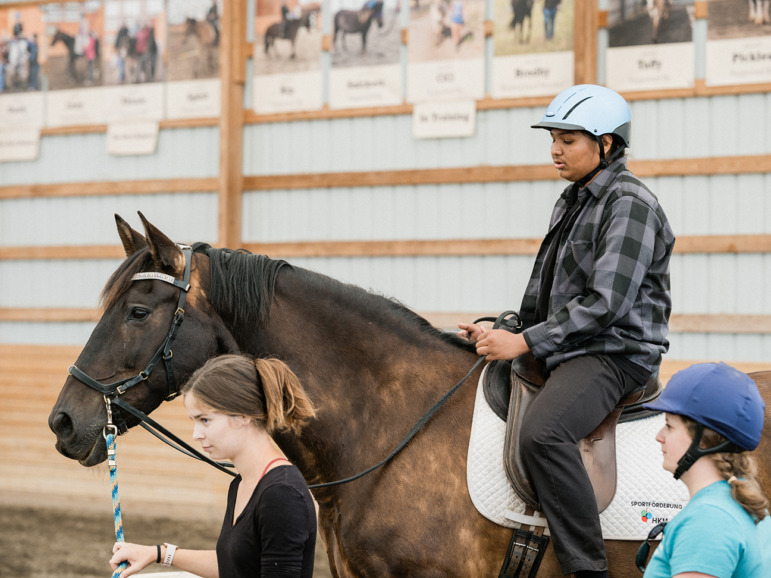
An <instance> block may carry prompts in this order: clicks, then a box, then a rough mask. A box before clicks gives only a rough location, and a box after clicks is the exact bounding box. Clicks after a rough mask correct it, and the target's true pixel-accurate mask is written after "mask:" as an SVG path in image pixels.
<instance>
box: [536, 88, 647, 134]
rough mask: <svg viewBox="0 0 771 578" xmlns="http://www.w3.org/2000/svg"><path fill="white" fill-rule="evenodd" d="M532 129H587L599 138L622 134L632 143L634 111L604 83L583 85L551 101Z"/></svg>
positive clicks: (560, 94)
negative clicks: (603, 84)
mask: <svg viewBox="0 0 771 578" xmlns="http://www.w3.org/2000/svg"><path fill="white" fill-rule="evenodd" d="M532 128H545V129H551V128H558V129H562V130H585V131H587V132H589V133H591V134H592V135H594V136H595V137H596V138H599V137H600V136H602V135H604V134H615V135H618V136H619V137H620V138H621V139H622V140H623V141H624V145H626V146H627V147H628V146H629V139H630V135H631V129H632V112H631V111H630V110H629V105H628V104H627V102H626V100H624V97H622V96H621V95H620V94H619V93H617V92H616V91H614V90H611V89H609V88H605V87H604V86H598V85H596V84H579V85H577V86H571V87H570V88H566V89H565V90H563V91H562V92H560V93H559V94H558V95H557V96H556V97H555V98H554V100H552V101H551V104H550V105H549V108H547V109H546V113H545V114H544V115H543V118H542V119H541V122H539V123H537V124H534V125H532Z"/></svg>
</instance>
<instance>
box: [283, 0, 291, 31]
mask: <svg viewBox="0 0 771 578" xmlns="http://www.w3.org/2000/svg"><path fill="white" fill-rule="evenodd" d="M290 14H291V12H290V10H289V6H287V4H286V0H281V38H286V29H287V28H288V26H289V16H290Z"/></svg>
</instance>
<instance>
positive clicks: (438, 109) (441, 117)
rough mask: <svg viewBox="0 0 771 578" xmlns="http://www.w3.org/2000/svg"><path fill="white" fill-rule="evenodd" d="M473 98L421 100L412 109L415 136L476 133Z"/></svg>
mask: <svg viewBox="0 0 771 578" xmlns="http://www.w3.org/2000/svg"><path fill="white" fill-rule="evenodd" d="M475 126H476V103H475V102H474V101H473V100H461V101H442V102H421V103H417V104H415V105H414V107H413V109H412V136H413V138H453V137H468V136H471V135H473V134H474V129H475Z"/></svg>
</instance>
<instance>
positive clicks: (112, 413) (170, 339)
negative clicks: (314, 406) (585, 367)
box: [67, 245, 519, 489]
mask: <svg viewBox="0 0 771 578" xmlns="http://www.w3.org/2000/svg"><path fill="white" fill-rule="evenodd" d="M177 246H178V247H179V248H180V250H181V251H182V254H183V255H184V257H185V272H184V274H183V278H182V280H181V281H180V280H179V279H176V278H175V277H172V276H171V275H166V274H164V273H158V272H144V273H137V274H135V275H134V276H133V277H132V278H131V281H132V282H133V281H163V282H164V283H169V284H171V285H173V286H174V287H177V288H179V290H180V291H179V299H178V301H177V309H176V311H175V312H174V316H173V318H172V320H171V327H170V328H169V332H168V334H167V335H166V339H165V340H164V341H163V343H161V345H160V346H159V347H158V349H157V350H156V352H155V354H154V355H153V356H152V358H151V359H150V361H149V362H148V364H147V365H146V366H145V368H144V369H143V370H142V371H140V372H139V373H138V374H137V375H135V376H133V377H127V378H125V379H121V380H118V381H114V382H112V383H102V382H101V381H98V380H96V379H94V378H93V377H91V376H90V375H88V374H87V373H85V372H84V371H83V370H81V369H79V368H78V367H77V366H76V365H74V364H73V365H71V366H70V367H69V369H68V370H67V371H68V372H69V374H70V375H71V376H72V377H74V378H75V379H77V380H78V381H80V382H81V383H83V384H85V385H87V386H88V387H90V388H91V389H94V390H96V391H98V392H99V393H101V394H102V396H103V397H104V402H105V404H106V407H107V415H108V422H109V427H115V428H116V429H117V430H118V433H119V434H124V433H126V432H127V431H128V426H127V425H126V422H125V421H124V420H123V419H122V418H121V416H120V412H119V411H118V410H117V408H120V409H122V410H125V411H126V412H128V413H130V414H131V415H133V416H134V417H135V418H137V419H138V420H139V425H140V426H142V427H143V428H144V429H145V430H147V431H148V432H150V433H151V434H152V435H154V436H155V437H156V438H158V439H159V440H161V441H162V442H163V443H165V444H167V445H169V446H171V447H172V448H174V449H176V450H177V451H179V452H181V453H183V454H185V455H187V456H189V457H191V458H195V459H197V460H201V461H203V462H206V463H207V464H209V465H210V466H213V467H215V468H217V469H218V470H220V471H222V472H225V473H226V474H229V475H231V476H236V475H237V474H236V473H235V472H233V471H232V470H231V469H229V468H232V467H233V464H230V463H227V462H215V461H214V460H212V459H211V458H209V457H208V456H206V455H204V454H202V453H201V452H199V451H198V450H196V449H195V448H193V447H192V446H191V445H189V444H188V443H187V442H185V441H183V440H182V439H180V438H179V437H178V436H176V435H175V434H173V433H172V432H170V431H169V430H168V429H166V428H165V427H163V426H162V425H161V424H159V423H158V422H156V421H155V420H153V419H152V418H150V417H149V416H148V415H147V414H146V413H144V412H143V411H140V410H138V409H137V408H135V407H133V406H132V405H130V404H129V403H128V402H126V401H124V400H123V399H121V397H120V396H121V395H123V394H124V393H125V392H126V391H128V390H129V389H131V388H132V387H134V386H135V385H137V384H138V383H142V382H143V381H145V380H146V379H147V378H148V377H149V375H150V373H151V372H152V371H153V369H155V367H156V366H157V365H158V363H160V361H161V360H163V365H164V367H165V369H166V383H167V385H168V393H167V395H166V398H165V400H164V401H171V400H172V399H174V398H175V397H177V396H178V395H179V388H178V387H177V382H176V379H175V376H174V367H173V366H172V364H171V358H172V356H173V351H172V349H171V346H172V344H173V343H174V340H175V339H176V337H177V332H178V331H179V327H180V325H182V321H184V318H185V309H184V306H185V300H186V298H187V293H188V291H190V268H191V264H192V260H193V258H192V254H193V248H192V247H190V246H188V245H177ZM510 315H514V316H515V318H516V322H517V323H518V322H519V318H518V316H517V315H516V313H515V312H513V311H505V312H504V313H502V314H501V315H499V316H498V318H497V319H493V318H492V317H485V318H481V319H478V320H477V322H479V321H493V320H494V321H495V323H494V324H493V329H496V328H498V326H499V325H500V324H501V323H506V324H507V325H510V326H511V325H512V324H511V323H510V322H508V323H507V321H505V318H506V317H508V316H510ZM485 358H486V356H484V355H483V356H481V357H480V358H479V359H478V360H477V361H476V363H474V365H473V367H472V368H471V369H470V370H469V372H468V373H467V374H466V375H465V376H464V377H463V379H461V380H460V381H459V382H458V383H456V384H455V385H454V386H453V387H452V388H451V389H450V390H449V391H447V393H445V394H444V395H443V396H442V397H441V398H440V399H439V401H437V402H436V403H435V404H434V405H433V406H432V407H431V408H430V409H429V410H428V411H427V412H426V413H425V414H424V415H423V416H422V417H421V418H420V419H419V420H418V421H417V422H416V423H415V425H413V426H412V428H411V429H410V431H409V432H408V433H407V435H405V436H404V438H403V439H402V440H401V441H400V442H399V444H397V446H396V447H395V448H394V449H393V450H392V451H391V453H390V454H389V455H388V456H387V457H386V458H385V459H383V460H382V461H380V462H379V463H377V464H375V465H374V466H372V467H370V468H368V469H366V470H365V471H363V472H361V473H359V474H356V475H355V476H351V477H349V478H345V479H342V480H337V481H334V482H327V483H322V484H312V485H309V486H308V488H309V489H317V488H326V487H330V486H338V485H341V484H347V483H349V482H352V481H354V480H358V479H359V478H361V477H363V476H366V475H367V474H369V473H370V472H372V471H374V470H376V469H378V468H380V467H381V466H384V465H385V464H386V463H388V462H389V461H390V460H391V459H392V458H393V457H394V456H396V454H398V453H399V452H400V451H401V450H402V449H403V448H404V447H405V446H406V445H407V443H409V441H410V440H411V439H412V438H413V437H415V435H416V434H417V433H418V432H419V431H420V430H421V429H422V428H423V426H424V425H425V424H426V423H428V421H429V420H430V419H431V418H432V417H433V416H434V414H436V412H437V411H439V409H440V408H441V407H442V406H443V405H444V404H445V403H446V402H447V400H448V399H450V397H451V396H452V395H453V394H454V393H455V392H456V391H457V390H458V389H459V388H460V386H462V385H463V384H464V383H465V382H466V380H468V378H469V377H471V375H472V374H473V373H474V371H475V370H476V369H477V368H478V367H479V366H480V365H481V364H482V363H483V362H484V360H485ZM113 405H114V406H116V408H113ZM113 418H114V420H115V425H114V426H113Z"/></svg>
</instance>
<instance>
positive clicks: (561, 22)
mask: <svg viewBox="0 0 771 578" xmlns="http://www.w3.org/2000/svg"><path fill="white" fill-rule="evenodd" d="M574 9H575V3H574V0H538V1H537V2H536V1H535V0H495V20H494V29H493V42H494V45H495V55H496V56H510V55H515V54H534V53H541V52H565V51H569V50H573V12H574Z"/></svg>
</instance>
